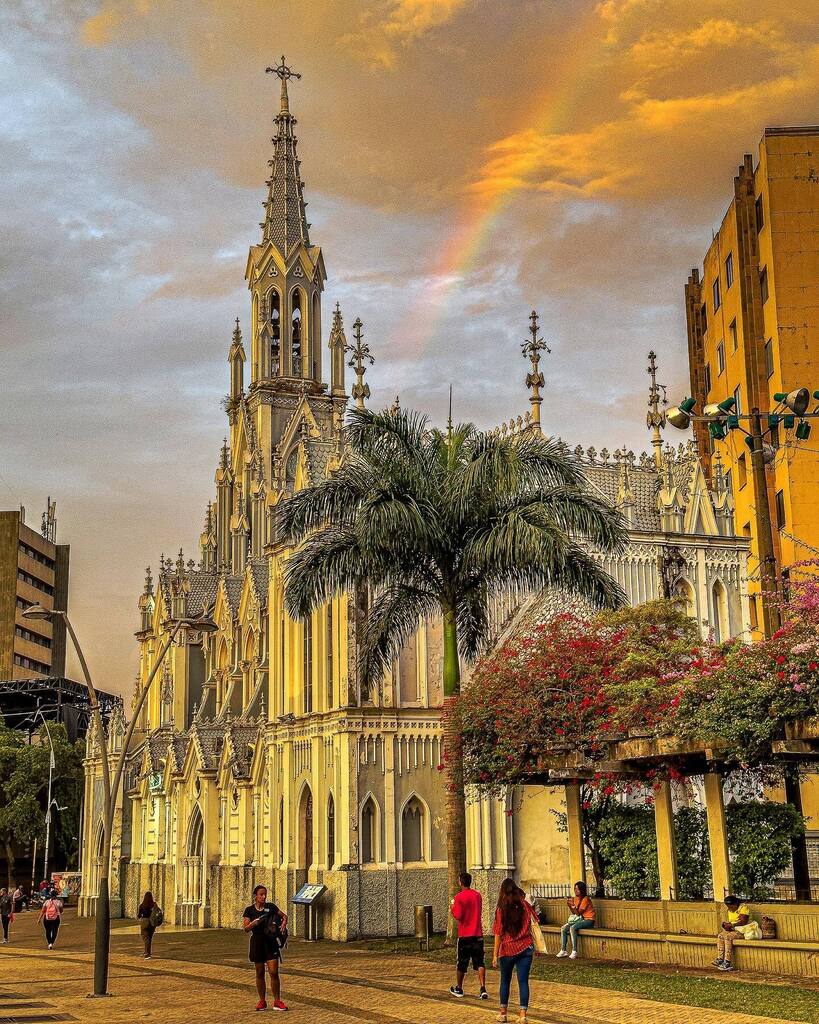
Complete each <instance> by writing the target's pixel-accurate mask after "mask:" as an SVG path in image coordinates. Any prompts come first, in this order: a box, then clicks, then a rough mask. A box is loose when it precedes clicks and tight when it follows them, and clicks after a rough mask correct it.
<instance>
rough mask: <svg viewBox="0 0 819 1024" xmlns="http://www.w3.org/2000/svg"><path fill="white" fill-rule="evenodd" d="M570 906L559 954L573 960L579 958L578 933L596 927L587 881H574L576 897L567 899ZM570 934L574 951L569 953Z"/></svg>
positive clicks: (561, 937)
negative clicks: (567, 949) (567, 947)
mask: <svg viewBox="0 0 819 1024" xmlns="http://www.w3.org/2000/svg"><path fill="white" fill-rule="evenodd" d="M566 904H567V906H568V908H569V911H570V913H569V920H568V921H567V922H566V923H565V924H564V925H563V927H562V928H561V929H560V951H559V952H558V954H557V955H558V956H567V957H569V959H571V960H576V959H577V954H578V948H577V947H578V945H579V943H578V937H577V933H578V932H579V931H582V929H584V928H594V918H595V913H594V904H593V903H592V901H591V897H590V896H589V893H588V890H587V888H586V883H585V882H575V883H574V897H573V898H571V899H568V900H566ZM569 936H571V940H572V951H571V953H568V952H567V951H566V946H567V945H568V941H569Z"/></svg>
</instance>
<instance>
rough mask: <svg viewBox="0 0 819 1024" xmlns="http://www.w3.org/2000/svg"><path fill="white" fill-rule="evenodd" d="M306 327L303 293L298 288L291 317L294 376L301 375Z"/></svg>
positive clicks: (291, 348) (291, 351) (295, 292)
mask: <svg viewBox="0 0 819 1024" xmlns="http://www.w3.org/2000/svg"><path fill="white" fill-rule="evenodd" d="M303 329H304V324H303V318H302V295H301V291H300V290H299V289H298V288H296V289H295V291H294V292H293V313H292V315H291V318H290V353H291V360H292V370H291V373H292V375H293V376H294V377H301V372H302V371H301V366H302V332H303Z"/></svg>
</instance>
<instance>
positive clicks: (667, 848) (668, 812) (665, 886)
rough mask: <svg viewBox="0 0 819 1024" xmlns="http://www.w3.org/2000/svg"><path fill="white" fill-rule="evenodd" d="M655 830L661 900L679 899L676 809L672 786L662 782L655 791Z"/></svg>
mask: <svg viewBox="0 0 819 1024" xmlns="http://www.w3.org/2000/svg"><path fill="white" fill-rule="evenodd" d="M654 829H655V831H656V833H657V866H658V868H659V871H660V899H661V900H672V899H679V892H678V884H679V879H678V877H677V846H676V843H675V841H674V807H673V804H672V801H671V784H670V783H668V782H661V783H660V785H659V788H657V789H656V790H655V791H654Z"/></svg>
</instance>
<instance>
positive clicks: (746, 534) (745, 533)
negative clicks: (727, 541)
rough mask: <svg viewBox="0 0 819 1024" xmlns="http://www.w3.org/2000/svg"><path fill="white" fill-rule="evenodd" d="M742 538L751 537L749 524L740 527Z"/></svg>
mask: <svg viewBox="0 0 819 1024" xmlns="http://www.w3.org/2000/svg"><path fill="white" fill-rule="evenodd" d="M742 536H743V537H750V536H751V524H750V523H745V525H744V526H743V527H742Z"/></svg>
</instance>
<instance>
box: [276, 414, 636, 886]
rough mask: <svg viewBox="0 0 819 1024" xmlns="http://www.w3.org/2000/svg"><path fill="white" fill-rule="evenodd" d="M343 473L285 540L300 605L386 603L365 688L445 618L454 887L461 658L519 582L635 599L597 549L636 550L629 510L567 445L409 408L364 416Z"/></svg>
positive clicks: (375, 614)
mask: <svg viewBox="0 0 819 1024" xmlns="http://www.w3.org/2000/svg"><path fill="white" fill-rule="evenodd" d="M347 440H348V449H347V452H346V454H345V458H344V460H343V462H342V465H341V467H340V469H339V470H338V472H337V473H335V474H334V475H333V476H332V477H331V478H329V479H327V480H324V481H322V482H320V483H318V484H316V485H315V486H313V487H310V488H306V489H305V490H303V491H300V492H297V493H296V494H294V495H292V497H290V498H289V500H287V501H285V502H283V503H282V505H281V506H280V508H279V511H278V514H277V520H276V522H277V529H278V533H279V539H280V540H282V541H284V542H285V543H289V544H292V545H296V546H297V547H296V550H295V551H294V553H293V555H292V556H291V558H290V559H289V561H288V564H287V569H286V577H285V588H286V604H287V609H288V612H289V613H290V614H291V615H292V616H294V617H304V616H306V615H308V614H310V612H311V611H312V610H313V609H314V608H316V607H317V606H319V605H320V604H322V603H323V602H325V601H327V600H328V599H330V598H331V597H332V596H333V595H334V594H336V593H338V592H340V591H342V590H349V591H350V592H352V593H354V594H356V593H361V592H363V591H364V590H365V588H366V589H368V590H369V593H370V594H371V595H372V601H371V604H370V607H369V613H368V614H367V617H366V623H365V625H364V627H363V629H362V631H361V637H360V645H359V652H358V663H359V672H360V677H361V679H362V681H363V683H364V685H372V683H373V682H374V681H375V680H377V679H378V678H380V677H381V676H382V675H383V673H384V672H385V671H386V670H387V669H388V668H389V667H391V665H392V664H393V661H394V659H395V658H396V657H397V656H398V653H399V651H400V649H401V648H402V646H403V645H404V644H405V643H407V642H408V641H409V639H410V638H411V637H412V635H413V633H414V632H415V630H416V629H417V628H418V624H419V621H420V620H422V619H424V618H429V617H432V616H441V617H442V618H443V634H444V658H443V695H444V715H443V724H444V742H445V750H446V755H445V756H446V761H445V769H446V775H447V786H446V792H447V803H446V827H447V859H448V870H449V891H450V894H453V893H454V892H456V891H457V888H458V885H457V878H458V874H459V872H461V871H463V870H465V869H466V814H465V806H464V791H463V777H462V770H461V759H460V747H459V737H458V733H457V730H456V729H455V728H454V727H453V725H452V717H451V714H450V709H451V704H452V701H453V700H454V699H455V698H456V696H457V694H458V693H459V691H460V681H461V675H460V658H461V657H463V658H466V659H469V660H471V659H474V658H475V657H476V656H477V655H478V654H479V653H480V652H481V651H482V650H483V649H484V648H485V646H486V643H487V641H488V640H489V639H490V629H489V605H490V600H491V598H492V596H493V594H495V593H498V592H500V591H502V590H504V589H505V588H507V587H513V586H514V587H517V588H519V589H520V590H522V591H532V590H535V589H540V588H542V587H544V586H548V585H552V586H556V587H560V588H562V589H564V590H566V591H569V592H572V593H575V594H580V595H582V596H583V597H584V598H585V599H586V600H588V602H589V603H590V604H592V605H593V606H594V607H610V606H616V605H618V604H619V603H621V601H622V599H623V595H622V591H621V589H620V587H619V586H618V585H617V583H616V582H615V581H614V580H613V579H612V578H611V577H610V576H609V575H608V574H607V573H605V572H604V571H603V570H602V569H601V567H600V566H599V565H598V563H597V562H596V561H595V559H594V558H592V557H591V555H590V554H589V553H588V551H587V550H586V548H585V547H584V546H583V542H584V541H588V542H590V543H591V544H593V545H594V546H595V547H596V548H597V549H598V550H603V551H612V550H614V549H616V548H617V547H618V546H619V545H620V544H622V542H623V539H624V528H623V525H622V521H621V518H620V516H619V515H618V513H617V512H616V511H615V510H614V509H613V508H612V507H611V506H610V505H608V504H607V503H606V502H605V501H603V500H601V499H599V498H597V497H596V496H594V495H592V494H591V493H590V492H589V490H588V488H587V484H586V480H585V477H584V475H583V471H582V467H581V465H580V463H579V462H578V461H577V460H576V459H575V458H574V457H573V456H572V455H571V454H570V453H569V452H568V451H567V450H566V448H565V447H564V446H563V445H561V444H560V443H559V442H557V441H555V440H553V439H547V438H544V437H542V436H541V435H540V434H535V433H529V434H524V435H520V436H516V437H513V438H501V437H497V436H494V435H492V434H485V433H482V432H480V431H478V430H477V429H476V428H475V427H474V426H473V425H472V424H466V425H460V426H458V427H457V428H454V429H453V428H452V427H450V429H449V430H448V431H446V432H442V431H440V430H436V429H430V427H429V426H428V423H427V420H426V418H425V417H423V416H421V415H419V414H417V413H414V412H410V411H406V410H398V411H395V412H381V413H375V412H371V411H368V410H355V411H354V412H352V414H351V416H350V419H349V420H348V426H347Z"/></svg>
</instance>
